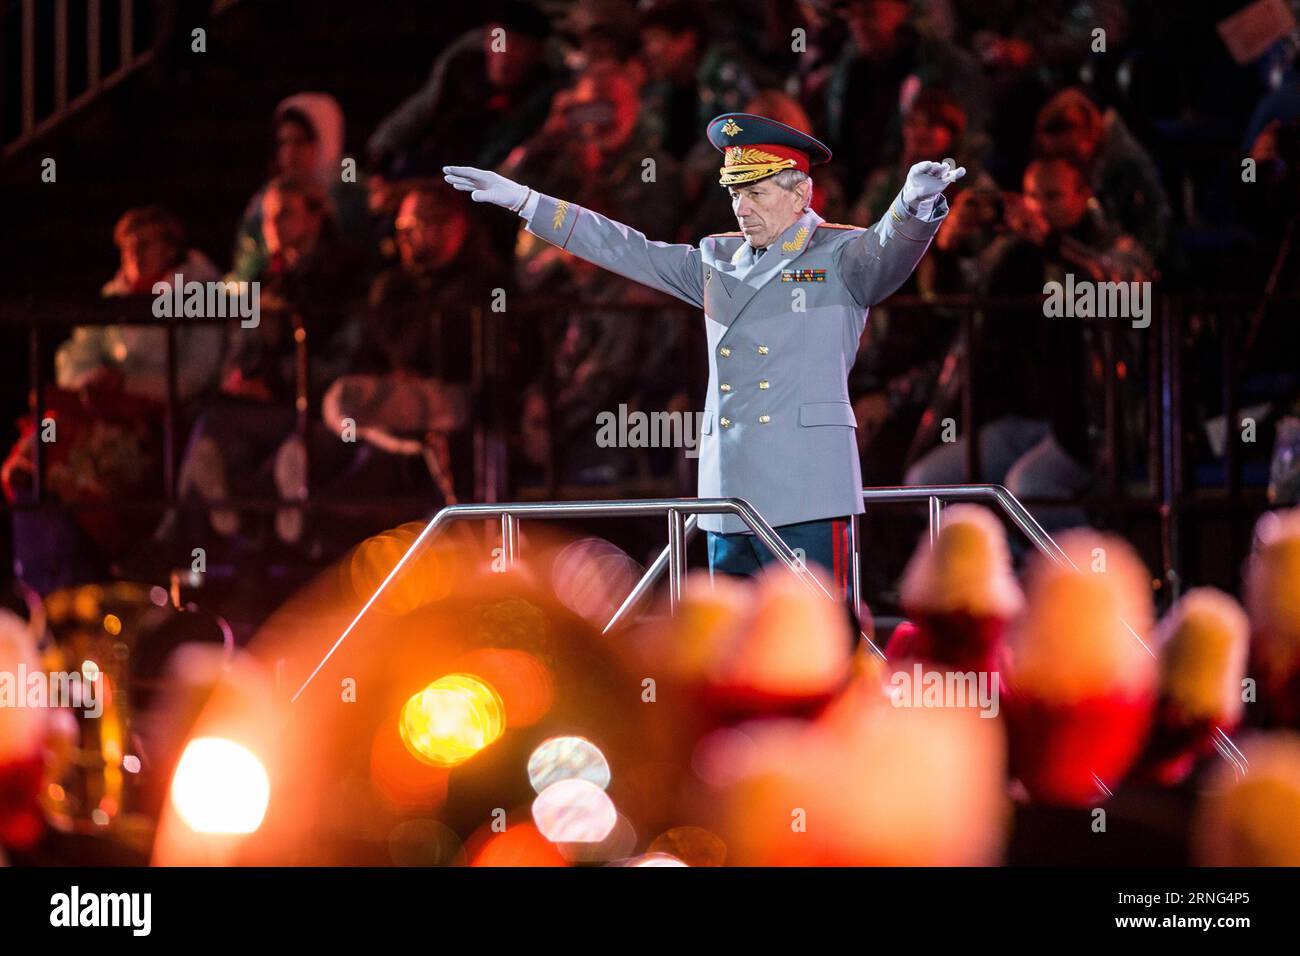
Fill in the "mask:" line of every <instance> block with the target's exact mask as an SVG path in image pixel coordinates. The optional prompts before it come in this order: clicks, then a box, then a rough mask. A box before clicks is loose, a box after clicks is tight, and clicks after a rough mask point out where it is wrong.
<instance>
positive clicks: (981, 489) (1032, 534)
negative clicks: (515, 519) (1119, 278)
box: [605, 484, 1070, 657]
mask: <svg viewBox="0 0 1300 956" xmlns="http://www.w3.org/2000/svg"><path fill="white" fill-rule="evenodd" d="M862 497H863V500H864V501H925V502H926V503H927V504H928V506H929V516H930V544H931V546H933V545H934V542H935V540H936V539H937V538H938V536H939V527H940V523H941V520H942V519H941V513H942V504H943V502H944V501H992V502H994V503H995V504H996V505H998V507H1000V508H1001V509H1002V512H1003V513H1004V514H1005V515H1006V516H1007V517H1008V518H1010V519H1011V521H1012V522H1013V523H1014V524H1015V525H1016V527H1017V528H1019V529H1020V530H1021V531H1022V532H1023V533H1024V535H1025V536H1026V537H1027V538H1029V540H1030V541H1031V542H1032V543H1033V544H1034V546H1035V547H1036V548H1038V550H1039V551H1041V552H1042V553H1043V554H1044V555H1046V556H1047V557H1048V558H1049V559H1050V560H1052V561H1054V562H1056V563H1057V564H1068V563H1069V561H1070V559H1069V558H1068V557H1066V555H1065V552H1064V551H1062V550H1061V547H1060V546H1059V545H1058V544H1057V543H1056V542H1055V541H1054V540H1053V539H1052V536H1051V535H1050V534H1048V533H1047V532H1046V531H1045V530H1043V526H1042V525H1041V524H1039V523H1038V520H1037V519H1036V518H1035V517H1034V516H1033V515H1032V514H1030V513H1029V509H1028V508H1026V507H1025V506H1024V505H1023V504H1022V503H1021V501H1020V499H1019V498H1017V497H1016V496H1015V495H1013V494H1012V493H1011V492H1010V491H1008V490H1007V489H1006V488H1005V487H1003V486H1002V485H992V484H990V485H911V486H906V485H898V486H890V487H879V488H863V489H862ZM687 523H688V527H689V528H690V530H691V531H694V523H695V518H694V516H691V518H690V519H689V520H688V522H687ZM852 550H853V571H852V574H853V581H852V584H853V593H854V611H855V612H857V613H859V614H860V613H861V610H860V608H861V605H860V601H859V600H858V585H859V580H858V578H859V569H858V560H857V559H858V539H857V535H856V534H854V535H853V546H852ZM668 559H669V548H667V547H665V548H664V550H663V551H661V552H660V553H659V556H658V557H657V558H656V559H655V560H654V563H653V564H651V565H650V567H648V568H646V570H645V573H644V574H642V575H641V580H639V581H638V582H637V583H636V586H635V587H633V588H632V590H631V591H630V592H629V593H628V596H627V597H626V598H625V599H624V600H623V603H622V604H621V605H620V606H619V608H618V610H617V611H615V612H614V616H613V617H611V618H610V619H609V623H608V624H606V625H605V633H609V632H610V631H611V630H613V629H614V628H615V627H616V626H617V625H618V624H619V623H621V622H622V620H623V619H624V618H625V617H627V616H628V614H630V613H631V611H632V608H634V607H635V606H636V605H637V604H638V603H640V601H641V599H642V598H643V597H644V596H645V595H646V593H648V592H649V591H650V590H651V588H653V587H654V586H655V584H657V583H658V581H659V579H660V578H661V577H663V573H664V568H665V567H666V566H667V564H668ZM868 643H869V644H870V645H871V647H872V649H873V650H875V649H876V647H875V644H874V642H871V641H868ZM882 657H883V655H882Z"/></svg>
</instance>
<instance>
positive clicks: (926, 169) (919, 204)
mask: <svg viewBox="0 0 1300 956" xmlns="http://www.w3.org/2000/svg"><path fill="white" fill-rule="evenodd" d="M965 175H966V167H965V166H958V167H957V168H956V169H953V167H952V163H950V162H949V161H948V160H944V161H943V162H942V163H917V164H916V165H915V166H913V167H912V168H911V169H909V170H908V171H907V181H906V182H905V183H903V202H904V203H906V204H907V205H908V206H909V207H911V208H915V209H918V210H920V215H921V218H923V219H927V218H929V215H930V211H931V210H932V209H933V208H934V204H935V201H936V200H938V198H939V196H940V195H941V194H942V193H943V191H944V190H945V189H946V188H948V184H949V183H955V182H956V181H957V180H959V179H961V178H962V177H963V176H965Z"/></svg>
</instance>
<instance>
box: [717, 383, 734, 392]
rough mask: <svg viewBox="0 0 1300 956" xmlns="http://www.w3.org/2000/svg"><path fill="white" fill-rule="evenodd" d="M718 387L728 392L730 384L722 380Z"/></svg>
mask: <svg viewBox="0 0 1300 956" xmlns="http://www.w3.org/2000/svg"><path fill="white" fill-rule="evenodd" d="M718 387H719V388H721V389H722V390H723V391H724V392H729V391H731V386H730V385H728V384H727V383H726V382H723V383H722V384H721V385H719V386H718Z"/></svg>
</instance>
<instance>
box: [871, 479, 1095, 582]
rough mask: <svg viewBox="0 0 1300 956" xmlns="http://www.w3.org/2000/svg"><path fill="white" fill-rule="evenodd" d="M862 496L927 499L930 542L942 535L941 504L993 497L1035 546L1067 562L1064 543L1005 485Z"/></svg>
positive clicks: (915, 488)
mask: <svg viewBox="0 0 1300 956" xmlns="http://www.w3.org/2000/svg"><path fill="white" fill-rule="evenodd" d="M862 498H863V500H864V501H865V502H872V501H876V502H880V501H924V502H926V503H927V505H928V508H929V517H930V543H931V544H932V545H933V544H934V542H935V539H936V538H937V537H938V535H939V527H940V524H941V521H942V517H941V515H942V510H943V509H942V506H943V503H944V502H946V501H991V502H993V503H994V504H996V505H997V506H998V507H999V508H1001V509H1002V513H1003V514H1005V515H1006V516H1007V517H1008V518H1010V519H1011V522H1012V523H1013V524H1014V525H1015V526H1016V527H1017V528H1019V529H1020V531H1021V532H1022V533H1023V534H1024V535H1025V537H1027V538H1028V539H1029V540H1030V542H1032V543H1033V545H1034V547H1036V548H1038V550H1039V551H1041V552H1042V553H1043V554H1044V555H1046V556H1047V557H1048V558H1050V559H1051V560H1052V561H1054V562H1056V563H1057V564H1068V563H1069V560H1070V559H1069V558H1068V557H1066V554H1065V552H1064V551H1062V550H1061V546H1060V545H1058V544H1057V543H1056V542H1055V541H1054V540H1053V539H1052V536H1051V535H1050V534H1048V533H1047V532H1046V531H1045V530H1043V526H1042V525H1041V524H1039V523H1038V519H1036V518H1035V517H1034V516H1033V515H1032V514H1030V513H1029V509H1028V508H1026V507H1025V506H1024V505H1023V504H1021V502H1020V499H1019V498H1017V497H1016V496H1015V495H1013V494H1012V493H1011V492H1010V491H1008V490H1007V489H1006V488H1005V487H1003V486H1002V485H993V484H989V485H911V486H907V485H896V486H886V487H880V488H863V489H862Z"/></svg>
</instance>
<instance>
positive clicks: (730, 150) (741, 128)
mask: <svg viewBox="0 0 1300 956" xmlns="http://www.w3.org/2000/svg"><path fill="white" fill-rule="evenodd" d="M708 137H709V142H710V143H712V144H713V145H714V146H716V147H717V148H718V149H719V150H721V151H722V168H721V169H720V170H719V172H720V173H721V175H720V177H719V179H718V182H720V183H721V184H722V185H723V186H739V185H742V184H746V183H754V182H758V181H759V180H760V179H766V178H767V177H768V176H772V175H774V174H776V173H779V172H780V171H781V170H783V169H798V170H802V171H803V172H805V173H806V172H808V170H809V168H810V167H812V166H817V165H819V164H821V163H826V162H829V161H830V158H831V151H830V150H829V149H827V148H826V146H825V145H824V144H823V143H821V142H819V141H818V140H815V139H813V138H812V137H811V136H809V135H808V134H807V133H803V132H800V131H799V130H797V129H795V128H794V127H793V126H786V125H785V124H784V123H778V122H777V121H776V120H772V119H768V118H767V117H765V116H757V115H755V114H753V113H723V114H722V115H721V116H715V117H714V118H713V119H711V120H710V121H709V128H708Z"/></svg>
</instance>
